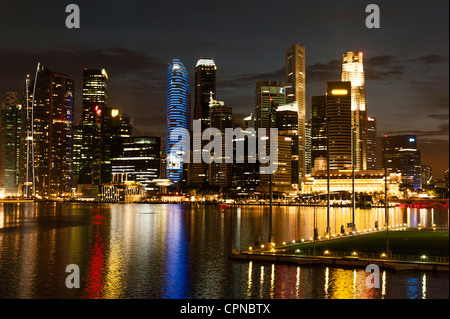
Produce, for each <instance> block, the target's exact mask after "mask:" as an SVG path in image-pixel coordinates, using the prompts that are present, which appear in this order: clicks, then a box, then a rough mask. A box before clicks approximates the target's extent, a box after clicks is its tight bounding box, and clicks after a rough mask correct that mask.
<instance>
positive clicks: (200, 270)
mask: <svg viewBox="0 0 450 319" xmlns="http://www.w3.org/2000/svg"><path fill="white" fill-rule="evenodd" d="M315 214H316V220H317V223H318V228H319V232H324V231H325V227H326V209H325V208H323V207H319V208H317V209H316V211H315ZM331 216H332V217H331V219H330V222H331V229H332V231H336V232H338V231H339V230H340V226H341V225H346V224H347V223H348V222H350V221H351V209H347V208H333V211H332V215H331ZM268 220H269V215H268V208H267V207H237V208H232V209H229V210H227V211H226V212H225V213H221V212H219V210H218V208H217V207H213V206H207V207H203V206H192V207H190V206H185V205H150V204H102V205H96V204H68V203H63V204H54V203H49V204H45V203H40V204H30V203H26V204H0V298H290V299H296V298H302V299H313V298H328V299H337V298H345V299H355V298H356V299H361V298H364V299H366V298H368V299H372V298H374V299H376V298H418V299H419V298H424V299H425V298H448V274H442V273H426V272H389V271H388V272H386V271H382V273H381V287H380V288H378V289H370V288H367V287H366V284H365V280H366V277H367V273H366V272H365V271H364V269H346V268H332V267H322V266H303V265H302V266H297V265H282V264H271V263H263V262H255V261H253V262H234V261H232V260H230V259H229V258H228V256H229V253H230V252H231V247H232V246H231V245H232V242H234V245H235V247H236V248H237V249H247V247H248V246H251V245H253V244H254V243H255V241H266V240H267V237H268V233H269V227H268ZM273 220H274V229H273V233H274V237H275V241H276V242H282V241H286V242H287V241H291V240H294V239H295V240H298V239H300V238H309V237H311V236H312V235H313V229H312V228H313V223H314V209H313V208H312V207H275V209H274V218H273ZM375 221H378V222H379V224H380V225H383V224H384V210H383V209H372V210H357V212H356V225H357V227H358V229H369V228H374V225H375ZM447 222H448V214H447V212H445V211H439V210H436V209H433V210H431V209H430V210H427V209H416V208H412V209H409V208H408V209H406V208H405V209H400V208H396V209H392V210H391V213H390V223H391V224H396V223H398V224H403V223H407V224H408V226H409V225H411V226H415V225H418V224H421V225H423V226H425V227H426V226H428V227H429V226H431V225H433V224H436V225H437V226H438V227H439V226H440V227H446V226H447ZM68 264H77V265H79V267H80V272H81V288H80V289H68V288H66V287H65V279H66V276H67V275H68V274H67V273H65V268H66V266H67V265H68Z"/></svg>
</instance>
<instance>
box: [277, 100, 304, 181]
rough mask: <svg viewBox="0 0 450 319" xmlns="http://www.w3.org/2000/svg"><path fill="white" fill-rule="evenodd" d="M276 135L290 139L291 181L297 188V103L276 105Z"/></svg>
mask: <svg viewBox="0 0 450 319" xmlns="http://www.w3.org/2000/svg"><path fill="white" fill-rule="evenodd" d="M276 128H278V135H280V136H285V137H288V139H287V140H290V141H291V183H292V186H293V188H295V189H296V188H298V187H299V183H298V116H297V103H295V102H294V103H291V104H288V105H281V106H278V107H277V109H276Z"/></svg>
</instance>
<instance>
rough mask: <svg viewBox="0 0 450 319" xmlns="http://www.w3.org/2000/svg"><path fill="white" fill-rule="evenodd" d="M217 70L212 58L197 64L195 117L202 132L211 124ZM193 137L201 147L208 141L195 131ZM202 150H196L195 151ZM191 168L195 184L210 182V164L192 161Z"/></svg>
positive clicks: (199, 61)
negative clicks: (210, 107)
mask: <svg viewBox="0 0 450 319" xmlns="http://www.w3.org/2000/svg"><path fill="white" fill-rule="evenodd" d="M216 71H217V66H216V64H215V62H214V60H213V59H212V58H200V59H199V60H198V61H197V65H196V66H195V106H194V119H195V120H201V132H203V131H204V130H205V129H207V128H209V125H210V122H209V121H210V109H209V101H210V96H211V93H212V96H213V98H216ZM193 139H195V141H196V142H198V143H199V144H200V145H201V146H202V147H201V149H203V148H204V146H205V145H206V144H207V143H208V141H206V140H205V141H203V140H201V136H199V135H198V134H195V133H194V134H193ZM200 151H201V150H194V152H200ZM191 169H192V172H191V173H192V177H191V180H192V184H193V185H195V186H202V185H205V184H207V183H208V182H209V172H208V171H209V165H207V164H206V163H204V162H203V161H201V162H200V163H192V164H191Z"/></svg>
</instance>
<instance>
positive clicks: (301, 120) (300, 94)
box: [286, 43, 306, 183]
mask: <svg viewBox="0 0 450 319" xmlns="http://www.w3.org/2000/svg"><path fill="white" fill-rule="evenodd" d="M305 54H306V52H305V47H304V46H301V45H300V44H298V43H296V44H294V45H292V46H291V47H289V48H288V49H286V103H293V102H296V103H297V107H298V111H297V114H298V140H299V142H298V148H299V149H298V166H299V169H298V172H299V182H300V183H301V182H302V181H303V180H304V178H305V175H306V135H305V134H306V71H305V59H306V56H305Z"/></svg>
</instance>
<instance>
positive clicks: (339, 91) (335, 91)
mask: <svg viewBox="0 0 450 319" xmlns="http://www.w3.org/2000/svg"><path fill="white" fill-rule="evenodd" d="M331 94H333V95H347V94H348V91H347V90H344V89H339V90H338V89H336V90H331Z"/></svg>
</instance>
